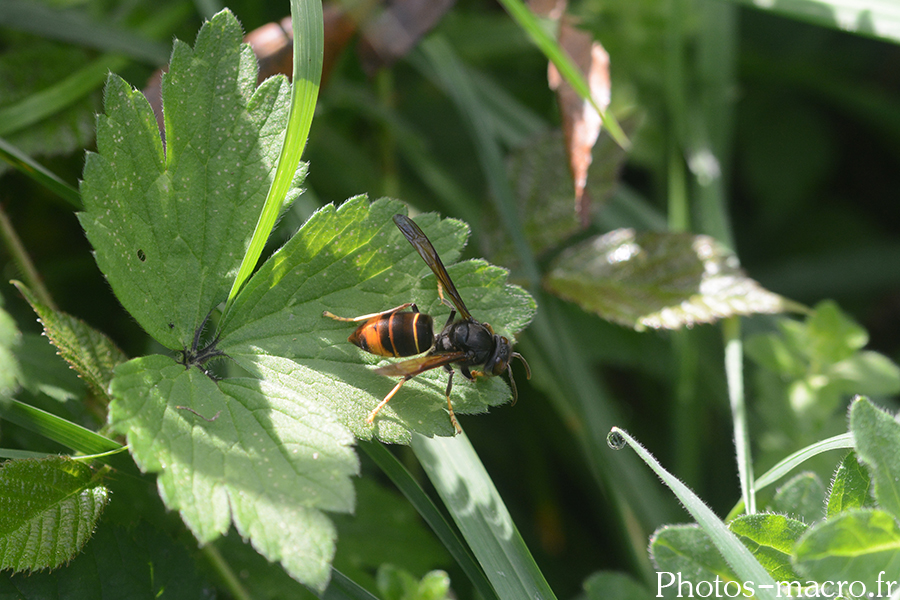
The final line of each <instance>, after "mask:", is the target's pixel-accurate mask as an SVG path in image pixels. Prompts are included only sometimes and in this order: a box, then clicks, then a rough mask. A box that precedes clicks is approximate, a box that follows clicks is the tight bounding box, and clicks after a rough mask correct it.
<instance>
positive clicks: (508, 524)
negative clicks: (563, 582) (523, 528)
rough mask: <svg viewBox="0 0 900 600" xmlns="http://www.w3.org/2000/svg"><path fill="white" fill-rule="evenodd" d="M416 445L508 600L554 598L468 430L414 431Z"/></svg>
mask: <svg viewBox="0 0 900 600" xmlns="http://www.w3.org/2000/svg"><path fill="white" fill-rule="evenodd" d="M412 449H413V450H414V451H415V453H416V457H418V459H419V462H420V463H421V464H422V467H423V468H424V469H425V472H426V473H427V474H428V478H429V479H430V480H431V482H432V483H433V484H434V486H435V488H436V489H437V491H438V493H439V494H440V496H441V498H442V499H443V501H444V504H445V505H446V506H447V508H448V510H449V511H450V514H451V515H452V516H453V519H454V521H456V524H457V526H458V527H459V529H460V531H461V532H462V534H463V537H465V538H466V541H467V542H468V543H469V546H470V547H471V548H472V552H473V553H474V554H475V557H476V558H477V559H478V562H479V563H481V566H482V568H483V569H484V571H485V573H486V574H487V578H488V579H489V580H490V581H491V584H493V587H494V589H495V590H496V592H497V596H498V597H500V598H502V599H504V600H507V599H508V600H519V599H521V598H542V599H544V600H550V599H554V598H556V596H555V595H554V593H553V590H551V589H550V585H549V584H548V583H547V580H546V579H544V575H543V574H542V573H541V571H540V569H538V566H537V564H536V563H535V562H534V558H533V557H532V556H531V552H529V550H528V548H527V547H526V546H525V542H524V541H523V540H522V536H521V535H519V531H518V530H517V529H516V526H515V524H514V523H513V521H512V517H510V515H509V512H508V511H507V510H506V506H505V504H504V503H503V499H502V498H501V497H500V494H499V493H498V492H497V489H496V488H495V487H494V483H493V481H491V478H490V476H488V474H487V472H486V471H485V469H484V465H482V464H481V459H479V458H478V455H477V454H476V453H475V449H474V448H473V447H472V445H471V444H470V443H469V439H468V438H467V437H466V436H465V434H461V435H458V436H456V437H453V438H441V437H433V438H426V437H424V436H421V435H414V436H413V438H412Z"/></svg>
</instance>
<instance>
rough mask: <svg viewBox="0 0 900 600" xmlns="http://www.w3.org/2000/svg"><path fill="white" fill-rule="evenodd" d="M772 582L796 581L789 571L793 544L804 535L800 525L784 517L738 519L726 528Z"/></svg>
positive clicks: (747, 517)
mask: <svg viewBox="0 0 900 600" xmlns="http://www.w3.org/2000/svg"><path fill="white" fill-rule="evenodd" d="M728 527H729V528H730V529H731V531H733V532H734V533H735V534H736V535H737V536H738V537H739V538H740V540H741V541H742V542H743V543H744V545H745V546H747V547H748V548H749V549H750V551H751V552H752V553H753V556H754V557H755V558H756V560H758V561H759V562H760V564H761V565H762V566H763V567H765V568H766V570H767V571H768V572H769V573H770V574H771V575H772V577H773V578H774V579H775V580H776V581H796V580H797V579H798V577H797V574H796V573H795V572H794V570H793V568H792V567H791V553H792V552H793V549H794V544H795V543H796V542H797V540H798V539H799V538H800V536H801V535H802V534H803V533H804V532H805V531H806V529H807V525H806V524H805V523H803V522H802V521H797V520H796V519H791V518H789V517H786V516H784V515H772V514H755V515H742V516H739V517H737V518H736V519H734V520H733V521H732V522H731V523H729V524H728Z"/></svg>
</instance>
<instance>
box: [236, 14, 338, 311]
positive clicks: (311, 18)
mask: <svg viewBox="0 0 900 600" xmlns="http://www.w3.org/2000/svg"><path fill="white" fill-rule="evenodd" d="M291 22H292V26H293V31H294V80H293V84H292V86H291V112H290V116H289V118H288V126H287V133H286V134H285V138H284V146H282V148H281V157H280V159H279V160H278V169H277V170H276V172H275V179H274V180H273V181H272V187H271V188H269V195H268V196H267V197H266V203H265V206H264V207H263V210H262V213H261V214H260V217H259V221H258V222H257V224H256V230H255V231H254V232H253V238H252V239H251V240H250V246H249V248H248V250H247V253H246V254H245V255H244V261H243V262H242V263H241V268H240V271H238V275H237V277H236V278H235V280H234V285H233V286H232V288H231V292H230V293H229V294H228V302H227V306H226V312H227V311H228V307H230V306H231V303H232V302H233V301H234V298H235V297H236V296H237V293H238V292H239V291H240V289H241V287H242V286H243V285H244V282H245V281H247V278H249V277H250V274H251V273H252V272H253V270H254V269H255V268H256V264H257V262H259V257H260V255H262V251H263V248H264V247H265V245H266V240H268V239H269V234H270V233H271V232H272V228H273V227H274V226H275V221H276V220H277V219H278V215H279V213H280V212H281V207H282V202H283V201H284V198H285V196H286V195H287V193H288V190H289V189H290V187H291V184H292V183H293V182H294V177H295V174H296V172H297V165H298V164H299V163H300V157H301V156H302V154H303V149H304V147H305V146H306V140H307V137H308V136H309V128H310V125H311V124H312V118H313V112H314V111H315V107H316V99H317V98H318V96H319V83H320V81H321V79H322V62H323V56H324V52H325V51H324V43H325V42H324V39H325V33H324V18H323V16H322V2H321V0H291Z"/></svg>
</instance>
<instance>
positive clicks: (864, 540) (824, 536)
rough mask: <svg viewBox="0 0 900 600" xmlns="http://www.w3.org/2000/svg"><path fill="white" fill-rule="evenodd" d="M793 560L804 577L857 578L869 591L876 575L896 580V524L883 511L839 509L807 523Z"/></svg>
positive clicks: (899, 544) (899, 532)
mask: <svg viewBox="0 0 900 600" xmlns="http://www.w3.org/2000/svg"><path fill="white" fill-rule="evenodd" d="M794 560H795V563H794V564H795V566H796V568H797V570H798V571H799V572H801V573H803V574H804V576H805V577H809V578H812V579H814V580H816V581H819V582H823V581H832V582H841V581H843V582H851V581H859V582H862V583H864V584H865V585H866V587H867V589H868V590H870V591H872V590H874V589H877V583H876V582H877V581H878V580H879V579H888V580H896V573H898V572H900V527H898V526H897V522H896V521H895V520H894V518H893V517H892V516H891V515H890V514H888V513H886V512H884V511H880V510H851V511H847V512H843V513H840V514H839V515H838V516H837V517H835V518H833V519H829V520H828V521H823V522H821V523H818V524H817V525H814V526H813V527H811V528H810V529H809V530H808V531H807V532H806V534H805V535H804V536H803V537H802V538H801V539H800V541H799V542H798V544H797V547H796V549H795V558H794ZM882 572H884V573H887V574H888V576H887V577H885V576H884V575H879V573H882Z"/></svg>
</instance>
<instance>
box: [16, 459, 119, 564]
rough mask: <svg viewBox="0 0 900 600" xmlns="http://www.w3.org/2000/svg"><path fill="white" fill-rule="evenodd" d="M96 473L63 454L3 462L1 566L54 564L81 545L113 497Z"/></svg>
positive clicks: (68, 555)
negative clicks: (96, 479) (97, 478)
mask: <svg viewBox="0 0 900 600" xmlns="http://www.w3.org/2000/svg"><path fill="white" fill-rule="evenodd" d="M93 475H94V474H93V472H92V471H91V469H90V468H89V467H87V466H86V465H84V464H83V463H80V462H78V461H74V460H71V459H68V458H65V457H61V456H54V457H50V458H46V459H26V460H13V461H9V462H7V463H5V464H4V465H3V466H2V467H0V569H12V570H13V571H16V572H20V571H35V570H40V569H45V568H55V567H58V566H59V565H61V564H63V563H65V562H68V561H69V560H71V559H72V558H73V557H74V556H75V555H76V554H77V553H78V552H79V551H80V550H81V548H82V547H83V546H84V545H85V543H87V541H88V540H89V539H90V537H91V534H92V533H93V531H94V527H95V526H96V524H97V520H98V519H99V518H100V515H101V514H102V513H103V508H104V507H105V506H106V502H107V500H108V498H109V491H108V490H107V489H106V488H105V487H103V486H102V485H100V483H99V482H98V481H95V479H94V476H93Z"/></svg>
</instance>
